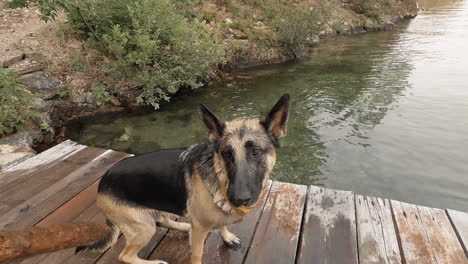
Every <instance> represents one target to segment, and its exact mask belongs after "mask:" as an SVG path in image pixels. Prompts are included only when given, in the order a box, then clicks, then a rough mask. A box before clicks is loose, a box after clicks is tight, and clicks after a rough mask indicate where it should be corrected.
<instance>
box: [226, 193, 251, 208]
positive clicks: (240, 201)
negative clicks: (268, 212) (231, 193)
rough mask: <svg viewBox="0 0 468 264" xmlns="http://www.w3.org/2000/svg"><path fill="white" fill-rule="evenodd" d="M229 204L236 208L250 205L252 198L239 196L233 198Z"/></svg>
mask: <svg viewBox="0 0 468 264" xmlns="http://www.w3.org/2000/svg"><path fill="white" fill-rule="evenodd" d="M231 202H232V204H233V205H234V206H236V207H239V206H243V205H250V203H251V202H252V197H250V195H244V196H239V197H235V198H233V199H232V201H231Z"/></svg>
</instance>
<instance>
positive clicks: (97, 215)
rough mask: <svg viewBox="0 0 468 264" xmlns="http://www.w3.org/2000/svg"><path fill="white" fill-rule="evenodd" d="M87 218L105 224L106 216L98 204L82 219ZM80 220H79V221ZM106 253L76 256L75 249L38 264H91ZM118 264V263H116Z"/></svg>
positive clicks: (84, 214)
mask: <svg viewBox="0 0 468 264" xmlns="http://www.w3.org/2000/svg"><path fill="white" fill-rule="evenodd" d="M81 217H82V218H85V217H86V218H87V219H89V221H92V222H98V223H105V222H106V218H105V216H104V215H103V214H102V213H101V212H100V211H99V208H98V207H97V205H96V204H93V205H92V206H91V207H90V208H88V209H87V210H86V211H85V212H84V213H83V215H82V216H80V218H81ZM77 220H78V219H77ZM104 253H105V252H83V251H82V252H80V253H78V254H76V255H75V249H71V250H69V251H68V252H64V255H61V256H55V255H50V256H49V257H48V258H46V259H44V260H42V261H40V262H39V263H38V264H49V263H62V264H65V263H68V264H70V263H74V264H91V263H94V262H95V261H96V260H97V259H99V258H100V257H101V256H102V255H103V254H104ZM55 259H59V260H60V261H57V262H53V261H52V260H55ZM116 263H118V262H116Z"/></svg>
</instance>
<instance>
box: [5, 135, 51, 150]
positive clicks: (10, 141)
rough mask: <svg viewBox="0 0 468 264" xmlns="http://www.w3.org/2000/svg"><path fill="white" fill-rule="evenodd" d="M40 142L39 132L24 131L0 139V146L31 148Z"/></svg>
mask: <svg viewBox="0 0 468 264" xmlns="http://www.w3.org/2000/svg"><path fill="white" fill-rule="evenodd" d="M41 140H42V132H41V131H24V132H18V133H16V134H13V135H10V136H7V137H4V138H0V145H14V146H21V147H28V148H31V147H32V145H33V144H34V142H37V141H41Z"/></svg>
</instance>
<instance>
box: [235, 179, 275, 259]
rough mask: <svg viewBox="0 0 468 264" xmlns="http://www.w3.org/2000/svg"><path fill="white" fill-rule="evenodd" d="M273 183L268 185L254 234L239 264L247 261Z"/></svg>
mask: <svg viewBox="0 0 468 264" xmlns="http://www.w3.org/2000/svg"><path fill="white" fill-rule="evenodd" d="M274 182H275V181H271V184H270V187H269V188H268V193H267V195H266V197H265V202H264V203H263V205H262V211H261V212H260V214H259V215H258V218H257V222H256V223H255V230H254V232H253V233H252V238H250V243H249V246H248V247H247V250H246V251H245V254H244V257H243V258H242V262H241V263H244V262H245V260H246V259H247V256H248V255H249V253H250V248H251V247H252V242H253V240H254V238H255V234H256V233H257V227H258V224H259V223H260V219H262V216H263V212H264V210H265V206H266V204H267V202H268V198H270V194H271V188H272V187H273V183H274Z"/></svg>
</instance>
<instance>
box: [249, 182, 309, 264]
mask: <svg viewBox="0 0 468 264" xmlns="http://www.w3.org/2000/svg"><path fill="white" fill-rule="evenodd" d="M306 194H307V187H306V186H304V185H295V184H289V183H280V182H276V181H275V182H273V185H272V186H271V190H270V195H269V196H268V199H267V201H266V204H265V207H264V209H263V213H262V216H261V218H260V222H259V223H258V226H257V230H256V232H255V236H254V238H253V241H252V244H251V246H250V249H249V251H248V253H247V257H246V259H245V263H247V264H250V263H257V264H261V263H294V261H295V259H296V251H297V245H298V240H299V233H300V230H301V222H302V213H303V210H304V203H305V199H306Z"/></svg>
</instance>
